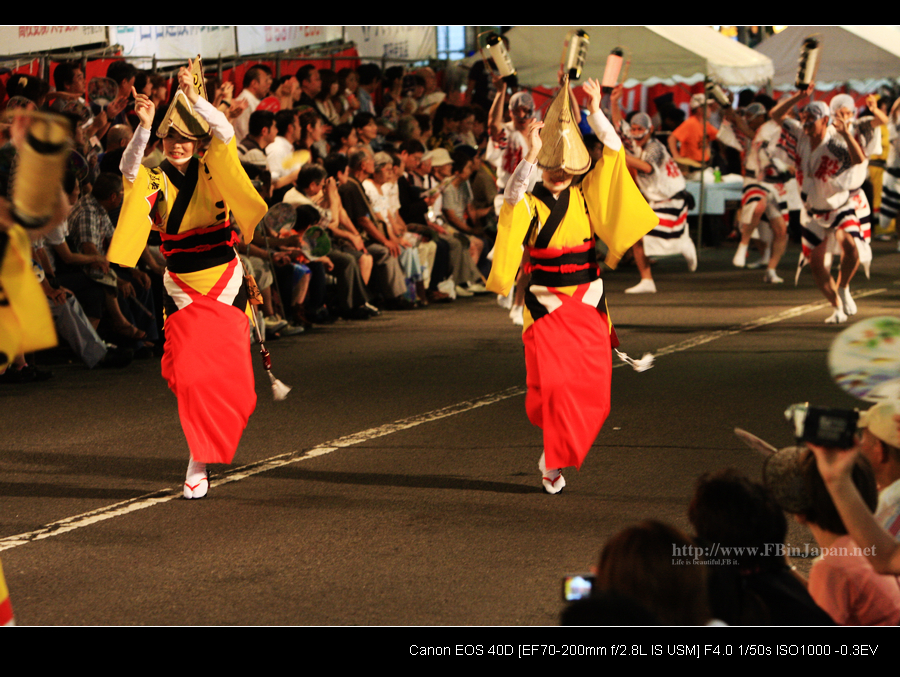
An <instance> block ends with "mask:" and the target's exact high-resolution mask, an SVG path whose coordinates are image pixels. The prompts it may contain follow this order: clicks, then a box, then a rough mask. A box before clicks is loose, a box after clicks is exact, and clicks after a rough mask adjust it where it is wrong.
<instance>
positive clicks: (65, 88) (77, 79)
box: [53, 61, 84, 95]
mask: <svg viewBox="0 0 900 677" xmlns="http://www.w3.org/2000/svg"><path fill="white" fill-rule="evenodd" d="M79 83H80V84H79ZM53 84H54V85H55V86H56V91H57V92H69V93H70V94H82V95H83V94H84V68H82V66H81V63H80V62H78V61H63V62H62V63H60V64H58V65H57V66H56V69H55V70H54V71H53Z"/></svg>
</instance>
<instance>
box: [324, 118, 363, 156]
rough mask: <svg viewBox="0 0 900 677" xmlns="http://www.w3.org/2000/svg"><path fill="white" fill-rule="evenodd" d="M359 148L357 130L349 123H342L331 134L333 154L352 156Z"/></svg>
mask: <svg viewBox="0 0 900 677" xmlns="http://www.w3.org/2000/svg"><path fill="white" fill-rule="evenodd" d="M358 146H359V137H358V136H357V134H356V129H354V127H353V125H351V124H350V123H348V122H342V123H341V124H339V125H338V126H337V127H335V128H334V129H333V130H332V132H331V152H333V153H340V154H341V155H346V156H347V157H349V156H350V153H353V152H355V151H356V150H357V149H358Z"/></svg>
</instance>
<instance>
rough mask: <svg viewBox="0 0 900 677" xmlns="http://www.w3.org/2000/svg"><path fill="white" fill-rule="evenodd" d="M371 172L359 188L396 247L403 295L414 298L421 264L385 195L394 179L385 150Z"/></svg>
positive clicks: (402, 225)
mask: <svg viewBox="0 0 900 677" xmlns="http://www.w3.org/2000/svg"><path fill="white" fill-rule="evenodd" d="M374 168H375V169H374V171H373V172H372V175H371V176H370V177H369V178H367V179H366V180H365V181H363V188H365V190H366V196H367V197H368V199H369V203H370V204H371V205H372V208H373V209H374V211H375V215H376V216H377V218H378V219H379V220H380V222H381V223H382V224H383V227H384V231H385V233H386V235H387V237H388V239H389V240H390V241H391V242H392V243H393V244H394V245H396V246H397V247H399V250H400V254H399V256H398V260H399V261H400V267H401V268H402V269H403V273H404V275H405V276H406V285H407V289H408V291H407V298H409V300H411V301H417V300H419V299H418V293H417V284H419V283H421V282H422V263H421V260H420V258H419V250H418V248H417V247H416V246H415V243H411V242H410V241H409V240H407V239H405V238H404V235H406V232H407V229H406V224H405V223H404V222H403V219H402V218H401V217H400V215H399V214H398V213H397V212H396V211H395V210H394V209H392V205H391V201H390V198H389V190H388V188H389V186H391V185H392V184H393V183H394V181H395V174H394V162H393V159H392V158H391V156H390V155H388V154H387V153H376V154H375V164H374Z"/></svg>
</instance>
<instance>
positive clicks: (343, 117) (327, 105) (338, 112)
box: [314, 68, 353, 127]
mask: <svg viewBox="0 0 900 677" xmlns="http://www.w3.org/2000/svg"><path fill="white" fill-rule="evenodd" d="M319 76H320V77H321V78H322V88H321V89H320V90H319V93H318V94H316V96H315V97H314V98H315V101H316V109H317V110H318V111H319V114H320V115H321V116H322V117H323V118H324V120H325V121H326V122H327V123H328V124H329V125H331V126H332V127H335V126H337V125H339V124H342V123H345V122H350V120H352V119H353V113H352V112H351V111H349V110H348V111H342V108H341V103H340V100H339V94H340V88H341V85H340V83H339V82H338V76H337V73H335V72H334V71H333V70H331V69H330V68H320V69H319Z"/></svg>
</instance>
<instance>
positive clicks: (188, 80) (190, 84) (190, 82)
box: [178, 59, 200, 105]
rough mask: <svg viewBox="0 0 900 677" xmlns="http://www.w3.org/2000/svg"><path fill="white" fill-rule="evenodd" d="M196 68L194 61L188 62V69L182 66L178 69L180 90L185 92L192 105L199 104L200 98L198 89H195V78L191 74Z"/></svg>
mask: <svg viewBox="0 0 900 677" xmlns="http://www.w3.org/2000/svg"><path fill="white" fill-rule="evenodd" d="M193 67H194V62H193V60H190V59H189V60H188V67H187V68H185V67H184V66H182V67H181V68H179V69H178V88H179V89H180V90H181V91H182V92H184V94H185V96H187V99H188V101H190V102H191V105H193V104H195V103H197V101H198V100H199V98H200V95H199V94H198V93H197V90H196V88H195V87H194V76H193V75H192V74H191V69H192V68H193Z"/></svg>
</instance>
